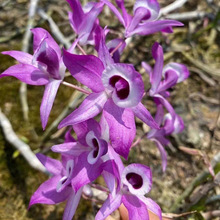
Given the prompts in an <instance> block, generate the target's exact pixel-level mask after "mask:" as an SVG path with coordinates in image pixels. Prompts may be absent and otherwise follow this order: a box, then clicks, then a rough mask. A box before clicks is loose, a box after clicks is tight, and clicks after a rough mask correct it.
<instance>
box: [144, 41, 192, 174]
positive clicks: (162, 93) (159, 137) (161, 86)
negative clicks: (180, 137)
mask: <svg viewBox="0 0 220 220" xmlns="http://www.w3.org/2000/svg"><path fill="white" fill-rule="evenodd" d="M152 54H153V58H154V59H155V66H154V69H152V68H151V67H150V66H149V65H148V64H147V63H145V62H142V66H143V67H144V69H145V70H146V72H147V73H148V74H149V76H150V82H151V89H150V91H149V95H150V96H151V97H153V98H154V101H155V103H156V105H157V114H156V116H155V121H156V122H157V123H158V124H159V125H162V124H163V126H162V127H161V129H160V130H156V129H151V131H150V132H149V133H148V135H147V138H148V139H151V140H152V141H154V142H155V143H156V145H157V147H158V149H159V151H160V153H161V157H162V168H163V171H165V169H166V166H167V155H166V151H165V150H164V147H163V146H166V145H167V144H169V140H167V139H166V138H165V136H168V135H170V134H174V133H179V132H181V131H182V130H183V129H184V123H183V120H182V119H181V117H180V116H179V115H177V114H176V112H175V110H174V109H173V107H172V105H171V104H170V103H169V102H168V101H167V99H166V98H167V97H169V96H170V94H169V92H168V91H167V90H168V89H170V88H171V87H173V86H174V85H176V84H177V83H179V82H182V81H184V80H185V79H187V78H188V77H189V71H188V69H187V67H186V66H185V65H183V64H179V63H169V64H167V65H166V66H165V67H163V49H162V47H161V46H160V45H159V44H158V43H157V42H156V43H154V45H153V47H152ZM162 78H163V79H162ZM163 107H165V108H166V109H167V111H168V112H169V113H168V114H166V116H164V111H163Z"/></svg>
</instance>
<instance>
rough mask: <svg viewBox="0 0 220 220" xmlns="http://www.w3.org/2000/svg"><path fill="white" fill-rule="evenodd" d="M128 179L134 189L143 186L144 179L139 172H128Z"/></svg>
mask: <svg viewBox="0 0 220 220" xmlns="http://www.w3.org/2000/svg"><path fill="white" fill-rule="evenodd" d="M126 179H127V181H128V182H129V183H130V184H131V185H132V186H133V188H134V189H140V188H141V187H142V186H143V179H142V177H141V176H140V175H139V174H136V173H128V174H127V175H126Z"/></svg>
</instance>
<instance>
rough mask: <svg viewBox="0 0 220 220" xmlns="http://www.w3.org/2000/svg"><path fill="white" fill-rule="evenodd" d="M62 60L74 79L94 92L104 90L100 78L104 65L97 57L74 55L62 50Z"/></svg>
mask: <svg viewBox="0 0 220 220" xmlns="http://www.w3.org/2000/svg"><path fill="white" fill-rule="evenodd" d="M63 61H64V64H65V65H66V67H67V68H68V70H69V71H70V73H71V74H72V76H73V77H74V78H75V79H76V80H78V81H79V82H81V83H82V84H84V85H86V86H87V87H88V88H90V89H91V90H92V91H94V92H101V91H103V90H104V87H103V84H102V80H101V75H102V72H103V70H104V67H103V64H102V62H101V60H99V58H97V57H95V56H93V55H75V54H71V53H68V52H67V51H65V50H64V51H63Z"/></svg>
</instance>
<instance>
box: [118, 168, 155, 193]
mask: <svg viewBox="0 0 220 220" xmlns="http://www.w3.org/2000/svg"><path fill="white" fill-rule="evenodd" d="M121 183H122V185H121V187H122V190H123V192H125V193H130V194H133V195H145V194H146V193H148V192H149V191H150V189H151V171H150V168H149V167H147V166H144V165H141V164H130V165H128V166H127V167H125V169H124V170H123V173H122V176H121ZM126 189H127V190H126Z"/></svg>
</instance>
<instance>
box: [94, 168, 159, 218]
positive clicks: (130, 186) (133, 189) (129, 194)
mask: <svg viewBox="0 0 220 220" xmlns="http://www.w3.org/2000/svg"><path fill="white" fill-rule="evenodd" d="M115 177H116V179H117V182H118V183H119V187H117V191H116V194H115V195H112V194H109V196H108V198H107V200H106V201H105V203H104V204H103V206H102V207H101V209H100V210H99V212H98V213H97V215H96V217H95V219H96V220H104V219H105V218H106V217H107V216H109V215H110V214H111V213H112V212H114V211H115V210H116V209H117V208H118V207H119V206H120V205H121V204H122V203H123V204H124V206H125V207H126V208H127V210H128V214H129V219H130V220H136V219H142V220H149V214H148V210H150V211H151V212H153V213H155V214H156V215H157V216H158V217H159V218H160V219H161V220H162V213H161V209H160V207H159V206H158V205H157V203H155V202H154V201H153V200H152V199H150V198H146V197H145V196H144V195H145V194H146V193H148V192H149V191H150V190H151V185H152V174H151V170H150V168H149V167H147V166H144V165H141V164H130V165H128V166H127V167H125V168H124V169H123V170H122V172H120V171H118V172H115ZM110 178H111V177H110ZM110 181H111V180H110ZM107 182H108V179H107Z"/></svg>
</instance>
